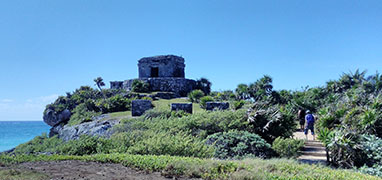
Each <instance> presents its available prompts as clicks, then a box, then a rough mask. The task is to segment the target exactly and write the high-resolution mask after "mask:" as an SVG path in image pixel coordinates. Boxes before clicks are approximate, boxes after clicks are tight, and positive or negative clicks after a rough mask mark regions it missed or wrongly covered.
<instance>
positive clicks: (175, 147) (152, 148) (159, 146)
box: [128, 132, 213, 158]
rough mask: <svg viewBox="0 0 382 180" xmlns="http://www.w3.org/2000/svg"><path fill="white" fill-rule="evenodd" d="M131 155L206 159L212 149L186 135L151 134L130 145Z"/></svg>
mask: <svg viewBox="0 0 382 180" xmlns="http://www.w3.org/2000/svg"><path fill="white" fill-rule="evenodd" d="M128 152H129V153H131V154H150V155H172V156H190V157H200V158H207V157H211V156H212V154H213V148H212V147H209V146H207V145H205V144H204V142H202V141H200V140H198V139H197V138H195V137H193V136H190V135H188V134H186V133H182V132H178V133H176V134H169V133H166V132H153V133H152V136H151V137H145V139H144V140H142V141H138V142H136V143H135V144H134V145H132V146H131V147H130V148H129V149H128Z"/></svg>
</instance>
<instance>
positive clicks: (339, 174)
mask: <svg viewBox="0 0 382 180" xmlns="http://www.w3.org/2000/svg"><path fill="white" fill-rule="evenodd" d="M60 160H81V161H96V162H104V163H106V162H108V163H121V164H122V165H124V166H127V167H132V168H136V169H140V170H145V171H149V172H153V171H157V172H161V173H162V175H163V176H166V177H186V178H203V179H237V180H245V179H272V180H273V179H277V180H279V179H285V180H295V179H297V180H300V179H301V180H303V179H312V180H313V179H323V180H332V179H338V180H358V179H359V180H378V179H380V178H378V177H375V176H370V175H366V174H361V173H358V172H355V171H352V170H343V169H331V168H329V167H325V166H322V165H307V164H300V163H298V162H297V161H295V160H289V159H270V160H262V159H245V160H240V161H239V160H236V161H232V160H216V159H200V158H192V157H177V156H163V155H161V156H154V155H131V154H96V155H85V156H68V155H51V156H47V155H25V154H24V155H17V156H7V155H1V156H0V163H3V164H14V163H21V162H33V161H60ZM0 172H1V171H0ZM0 177H1V176H0Z"/></svg>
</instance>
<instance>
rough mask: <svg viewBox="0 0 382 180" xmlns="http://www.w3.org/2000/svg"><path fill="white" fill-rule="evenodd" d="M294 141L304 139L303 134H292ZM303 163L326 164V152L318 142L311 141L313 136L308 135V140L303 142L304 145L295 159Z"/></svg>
mask: <svg viewBox="0 0 382 180" xmlns="http://www.w3.org/2000/svg"><path fill="white" fill-rule="evenodd" d="M293 137H294V138H295V139H305V138H306V137H305V134H304V133H303V132H295V133H293ZM297 159H298V160H299V161H301V162H303V163H309V164H318V163H320V164H326V163H327V162H326V151H325V147H324V145H323V144H322V143H321V142H320V141H317V140H315V141H313V136H312V135H310V134H308V140H307V141H305V145H304V148H303V151H302V154H301V156H300V157H298V158H297Z"/></svg>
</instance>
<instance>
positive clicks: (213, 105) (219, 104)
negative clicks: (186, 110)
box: [206, 102, 229, 111]
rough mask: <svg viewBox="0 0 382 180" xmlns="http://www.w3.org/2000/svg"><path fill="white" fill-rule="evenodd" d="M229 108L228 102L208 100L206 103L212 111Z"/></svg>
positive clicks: (207, 107) (207, 108)
mask: <svg viewBox="0 0 382 180" xmlns="http://www.w3.org/2000/svg"><path fill="white" fill-rule="evenodd" d="M228 108H229V103H227V102H207V104H206V110H208V111H212V110H215V109H217V110H226V109H228Z"/></svg>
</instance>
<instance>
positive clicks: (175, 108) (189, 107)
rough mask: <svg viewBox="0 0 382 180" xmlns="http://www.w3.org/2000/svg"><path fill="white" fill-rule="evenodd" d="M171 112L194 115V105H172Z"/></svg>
mask: <svg viewBox="0 0 382 180" xmlns="http://www.w3.org/2000/svg"><path fill="white" fill-rule="evenodd" d="M171 111H184V112H187V113H190V114H192V103H172V104H171Z"/></svg>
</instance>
